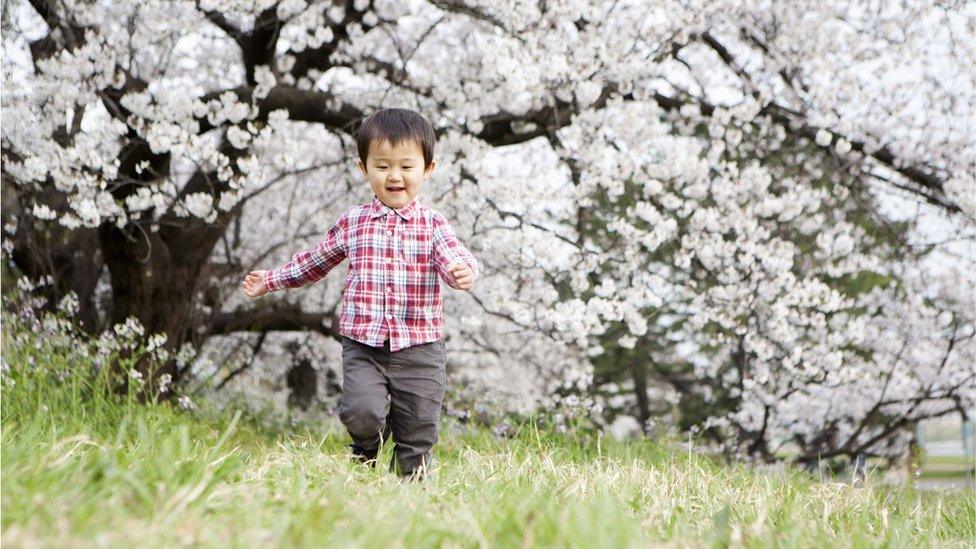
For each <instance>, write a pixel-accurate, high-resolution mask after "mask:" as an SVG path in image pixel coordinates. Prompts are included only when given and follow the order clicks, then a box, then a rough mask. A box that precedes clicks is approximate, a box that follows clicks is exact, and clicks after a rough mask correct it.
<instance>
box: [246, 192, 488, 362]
mask: <svg viewBox="0 0 976 549" xmlns="http://www.w3.org/2000/svg"><path fill="white" fill-rule="evenodd" d="M346 258H349V271H348V272H347V273H346V286H345V290H344V291H343V294H342V312H341V315H340V317H339V333H340V334H342V335H344V336H347V337H349V338H351V339H355V340H356V341H360V342H362V343H365V344H367V345H371V346H373V347H382V346H383V342H384V340H385V339H386V338H387V337H389V339H390V349H391V350H393V351H397V350H400V349H403V348H405V347H410V346H412V345H419V344H421V343H427V342H430V341H436V340H438V339H441V338H442V337H443V326H442V321H441V288H440V285H439V284H438V283H437V277H438V276H439V277H440V279H441V280H443V281H444V282H445V283H446V284H448V285H449V286H452V287H453V284H454V277H453V276H452V275H451V273H450V272H449V271H448V268H449V267H451V266H452V265H455V264H467V265H468V266H469V267H470V268H471V270H472V271H474V275H475V277H477V276H478V265H477V262H475V259H474V256H472V255H471V252H469V251H468V250H467V249H466V248H465V247H464V246H462V245H461V243H460V242H458V240H457V238H456V237H455V236H454V232H453V231H452V230H451V226H450V225H449V224H448V222H447V220H446V219H444V216H442V215H441V214H440V213H438V212H436V211H434V210H432V209H430V208H428V207H427V206H425V205H423V204H420V202H419V200H418V199H414V200H413V201H412V202H410V204H407V205H406V206H405V207H403V208H400V209H399V210H394V209H392V208H390V207H388V206H386V205H385V204H383V203H382V202H380V200H379V199H378V198H376V197H373V200H372V201H371V202H370V203H369V204H364V205H362V206H357V207H355V208H353V209H351V210H349V211H348V212H346V213H344V214H343V215H342V216H341V217H340V218H339V220H338V221H337V222H336V224H335V225H333V226H332V228H331V229H329V231H328V233H326V235H325V239H323V240H321V241H319V242H318V243H317V244H316V245H315V247H314V248H312V249H311V250H305V251H301V252H298V253H297V254H295V255H294V256H293V257H292V259H291V261H289V262H288V263H285V264H284V265H282V266H280V267H278V268H276V269H272V270H269V271H267V272H266V273H265V275H264V282H265V285H266V286H267V287H268V290H269V291H272V292H273V291H276V290H281V289H287V288H300V287H303V286H308V285H309V284H312V283H313V282H316V281H317V280H319V279H321V278H322V277H324V276H325V275H326V274H327V273H328V272H329V271H330V270H332V268H333V267H335V266H336V265H338V264H339V263H341V262H342V260H343V259H346Z"/></svg>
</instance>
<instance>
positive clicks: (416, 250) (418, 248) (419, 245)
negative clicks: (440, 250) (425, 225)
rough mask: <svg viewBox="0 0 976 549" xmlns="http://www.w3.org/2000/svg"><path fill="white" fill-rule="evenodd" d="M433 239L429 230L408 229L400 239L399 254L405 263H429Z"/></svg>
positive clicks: (431, 256)
mask: <svg viewBox="0 0 976 549" xmlns="http://www.w3.org/2000/svg"><path fill="white" fill-rule="evenodd" d="M432 244H433V241H432V239H431V235H430V232H429V231H425V230H422V229H421V230H414V229H408V230H406V231H404V232H403V236H402V238H401V239H400V254H401V256H402V257H403V260H404V261H406V262H407V263H412V264H417V263H430V262H431V260H432V259H433V245H432Z"/></svg>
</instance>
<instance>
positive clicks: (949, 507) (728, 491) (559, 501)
mask: <svg viewBox="0 0 976 549" xmlns="http://www.w3.org/2000/svg"><path fill="white" fill-rule="evenodd" d="M8 332H9V330H8ZM39 347H40V348H36V347H35V346H34V345H33V342H29V344H24V343H23V342H21V343H16V342H14V341H13V340H12V338H11V337H10V334H8V333H5V334H4V348H3V355H4V359H5V373H4V376H3V381H2V391H0V414H2V469H0V474H2V518H0V522H2V542H3V546H4V547H11V548H12V547H27V546H38V545H40V546H57V547H71V546H91V545H99V546H131V545H132V544H134V543H140V544H147V545H149V546H174V545H175V546H178V545H189V544H193V545H204V546H220V547H224V546H227V545H235V546H257V545H259V544H260V545H266V544H271V545H284V546H305V545H307V546H345V545H354V546H386V545H394V546H423V547H428V546H441V545H443V546H465V547H468V546H491V547H494V546H500V547H511V546H517V547H526V546H529V547H531V546H553V545H555V546H578V547H629V546H647V545H648V544H655V545H659V544H665V545H672V546H700V545H703V544H708V545H713V544H714V545H717V546H726V545H733V546H756V547H766V546H770V545H772V546H807V547H822V546H846V547H849V546H868V545H870V546H874V545H880V544H889V545H893V546H902V547H915V546H926V545H939V546H946V545H949V546H952V545H957V546H967V547H968V546H971V545H970V544H971V543H972V540H973V539H974V537H976V507H974V496H973V493H972V491H953V492H946V493H942V494H929V493H926V494H917V493H912V492H906V491H901V490H900V489H897V490H895V489H890V488H887V487H885V486H883V485H880V483H878V482H877V481H876V480H875V481H873V482H872V479H871V478H869V482H868V487H866V488H860V489H858V488H853V487H851V486H848V485H844V484H836V483H821V482H817V481H815V480H812V479H810V478H808V477H807V476H804V475H803V474H802V473H798V472H792V471H789V470H760V469H755V468H750V467H747V466H744V465H728V464H722V463H719V462H717V461H714V460H712V459H709V458H707V457H704V456H699V455H696V454H694V453H689V452H687V451H685V450H681V449H680V448H672V447H669V446H668V445H666V444H655V443H652V442H647V441H633V442H623V443H618V442H613V441H610V440H606V439H598V438H596V437H588V438H586V439H578V438H577V439H573V438H569V437H565V436H559V435H556V434H552V433H547V432H544V431H541V430H539V429H537V428H534V427H532V426H528V425H527V426H525V427H523V428H522V429H520V430H519V432H518V433H517V435H516V436H515V437H513V438H510V439H496V438H494V437H493V436H491V435H490V434H489V433H487V432H485V431H483V430H477V429H454V428H452V429H444V434H443V437H442V441H441V443H440V445H439V446H438V448H437V455H438V459H439V460H440V467H439V469H438V470H437V471H436V472H435V474H434V475H433V476H432V477H431V478H429V479H427V481H425V482H422V483H401V482H400V481H398V480H397V479H396V478H394V477H392V476H391V475H390V474H389V473H387V472H386V471H385V470H384V469H382V468H380V469H377V470H367V469H364V468H363V467H362V466H359V465H356V464H353V463H351V462H349V460H348V459H347V457H346V448H345V444H346V443H347V440H346V436H345V433H343V432H340V431H333V432H329V431H328V430H327V429H316V428H314V426H299V427H281V428H272V429H269V428H267V427H262V426H261V425H262V423H263V422H261V421H257V420H256V419H255V418H252V417H248V416H247V415H242V414H241V413H240V412H234V411H217V410H212V409H208V407H207V406H205V405H204V404H203V403H198V404H199V405H200V406H199V407H198V408H197V409H196V410H193V411H185V410H181V409H179V408H178V407H174V406H171V405H168V404H160V405H140V404H137V403H134V402H131V401H127V400H125V399H109V398H106V397H104V396H97V395H98V394H99V393H98V392H97V391H94V392H93V391H92V380H90V379H86V378H84V377H83V376H81V375H80V374H79V372H82V371H87V370H89V369H90V368H91V364H90V363H86V362H85V361H86V359H83V358H79V357H76V356H72V355H71V354H70V353H68V352H64V351H56V350H51V349H50V348H49V347H47V346H45V345H39ZM93 395H95V396H93ZM386 453H387V459H388V450H387V451H386Z"/></svg>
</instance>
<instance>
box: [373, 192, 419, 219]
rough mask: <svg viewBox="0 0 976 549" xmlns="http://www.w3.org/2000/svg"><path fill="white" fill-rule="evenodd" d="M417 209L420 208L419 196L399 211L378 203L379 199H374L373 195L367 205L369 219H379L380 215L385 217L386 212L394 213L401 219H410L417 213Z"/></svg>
mask: <svg viewBox="0 0 976 549" xmlns="http://www.w3.org/2000/svg"><path fill="white" fill-rule="evenodd" d="M419 207H420V197H419V196H415V197H414V199H413V200H411V201H410V203H409V204H407V205H406V206H404V207H402V208H400V209H399V210H394V209H393V208H391V207H389V206H387V205H386V204H384V203H382V202H381V201H380V199H379V198H376V196H375V195H374V196H373V200H372V201H371V202H370V204H369V216H370V217H379V216H381V215H385V214H386V213H387V212H390V211H394V212H396V213H397V214H398V215H399V216H400V217H402V218H404V219H410V218H412V217H413V215H414V214H415V213H417V209H418V208H419Z"/></svg>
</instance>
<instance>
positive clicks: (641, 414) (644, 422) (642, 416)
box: [630, 360, 651, 435]
mask: <svg viewBox="0 0 976 549" xmlns="http://www.w3.org/2000/svg"><path fill="white" fill-rule="evenodd" d="M630 373H631V375H632V376H633V378H634V394H635V395H636V396H637V421H639V422H640V424H641V432H643V433H644V435H648V434H650V433H649V426H648V422H649V420H650V419H651V406H650V403H649V402H648V400H647V367H646V366H645V365H644V363H642V362H639V361H637V360H632V361H631V362H630Z"/></svg>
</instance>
